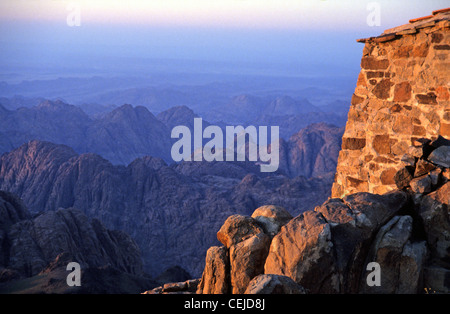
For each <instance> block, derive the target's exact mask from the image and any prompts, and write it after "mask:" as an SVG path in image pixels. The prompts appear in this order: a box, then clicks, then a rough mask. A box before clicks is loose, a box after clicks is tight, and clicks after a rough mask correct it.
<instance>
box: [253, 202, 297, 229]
mask: <svg viewBox="0 0 450 314" xmlns="http://www.w3.org/2000/svg"><path fill="white" fill-rule="evenodd" d="M251 217H252V218H254V219H255V220H256V221H257V222H258V223H259V224H260V225H261V227H262V229H263V230H264V232H265V233H266V234H268V235H269V236H271V237H273V236H275V235H276V234H277V233H278V232H279V231H280V229H281V227H282V226H284V225H285V224H286V223H287V222H288V221H289V220H291V219H292V218H293V217H292V216H291V214H290V213H289V212H288V211H287V210H285V209H284V208H283V207H280V206H274V205H265V206H261V207H259V208H257V209H256V210H255V211H254V212H253V214H252V216H251Z"/></svg>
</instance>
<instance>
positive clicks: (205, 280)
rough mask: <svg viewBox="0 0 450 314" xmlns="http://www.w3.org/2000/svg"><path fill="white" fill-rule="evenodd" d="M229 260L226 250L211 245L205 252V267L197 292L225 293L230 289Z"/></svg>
mask: <svg viewBox="0 0 450 314" xmlns="http://www.w3.org/2000/svg"><path fill="white" fill-rule="evenodd" d="M230 285H231V283H230V260H229V256H228V250H227V249H226V248H225V247H223V246H212V247H210V248H209V249H208V251H207V252H206V259H205V269H204V270H203V275H202V279H201V281H200V283H199V284H198V288H197V293H198V294H225V293H229V292H230V291H231V286H230Z"/></svg>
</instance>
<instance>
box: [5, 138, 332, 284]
mask: <svg viewBox="0 0 450 314" xmlns="http://www.w3.org/2000/svg"><path fill="white" fill-rule="evenodd" d="M330 187H331V180H329V178H325V179H320V178H314V179H306V178H304V177H297V178H293V179H290V178H289V177H287V176H284V175H280V174H275V175H270V176H268V175H264V174H261V173H260V172H259V167H258V166H255V165H253V166H251V165H249V164H248V163H245V162H241V163H240V162H234V163H228V162H215V163H214V162H213V163H208V162H196V163H193V162H190V163H189V162H182V163H180V164H177V165H167V164H166V163H165V162H164V161H163V160H161V159H159V158H153V157H144V158H139V159H136V160H135V161H134V162H132V163H131V164H130V165H128V166H127V167H124V166H114V165H112V164H111V163H110V162H108V161H107V160H105V159H103V158H101V157H100V156H98V155H94V154H83V155H78V154H77V153H76V152H74V151H73V150H72V149H71V148H69V147H67V146H63V145H56V144H52V143H48V142H40V141H32V142H29V143H27V144H25V145H23V146H21V147H20V148H18V149H17V150H15V151H13V152H11V153H9V154H4V155H3V156H1V157H0V189H3V190H8V191H11V192H13V193H15V194H16V195H19V196H20V197H21V198H22V199H23V200H24V202H25V203H26V204H27V206H28V208H29V209H30V211H31V212H32V213H39V212H42V211H55V210H56V209H58V208H60V207H62V208H70V207H75V208H78V209H80V210H81V211H82V212H83V213H84V214H85V215H87V216H88V217H89V218H96V219H98V220H100V221H101V222H102V223H103V224H104V225H105V226H106V227H107V228H110V229H115V230H122V231H124V232H126V233H128V234H129V235H130V236H131V237H132V238H133V239H134V240H135V241H136V243H137V244H138V246H139V248H140V249H141V252H142V257H143V259H144V265H145V270H146V271H147V272H148V273H150V274H151V275H152V276H157V275H158V274H159V273H161V272H162V271H164V270H165V269H167V268H168V267H172V266H176V265H179V266H181V267H183V268H184V269H186V270H187V271H188V273H190V274H191V275H192V276H199V275H200V274H201V272H202V270H203V267H204V264H203V263H204V255H205V253H206V251H207V249H208V248H209V247H210V246H214V245H217V244H218V242H217V240H215V233H216V232H217V230H218V229H219V228H220V226H221V225H222V223H223V222H224V221H225V220H226V218H227V217H228V216H230V215H234V214H241V215H251V213H252V211H253V209H254V208H256V207H259V206H262V205H264V204H274V205H277V206H282V207H284V208H286V209H287V210H289V211H290V212H291V213H293V214H298V213H299V212H301V211H303V210H306V209H308V208H309V209H310V208H314V206H315V205H317V204H318V203H320V202H323V201H324V200H325V199H326V198H327V196H328V195H329V190H330ZM186 234H189V235H190V236H189V237H186V236H185V235H186Z"/></svg>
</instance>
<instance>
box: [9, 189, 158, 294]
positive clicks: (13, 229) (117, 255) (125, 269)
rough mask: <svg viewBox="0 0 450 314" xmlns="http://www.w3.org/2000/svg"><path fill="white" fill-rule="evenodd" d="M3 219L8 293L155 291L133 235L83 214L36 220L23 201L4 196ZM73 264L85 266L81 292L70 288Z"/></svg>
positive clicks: (66, 211) (45, 215) (51, 215)
mask: <svg viewBox="0 0 450 314" xmlns="http://www.w3.org/2000/svg"><path fill="white" fill-rule="evenodd" d="M0 219H1V221H0V291H2V292H26V293H45V292H49V293H56V292H60V293H87V292H89V293H136V292H138V291H139V290H141V289H143V288H144V287H146V286H147V287H148V285H154V283H153V282H152V281H151V280H150V279H149V278H148V277H146V275H145V274H144V272H143V264H142V259H141V255H140V252H139V249H138V247H137V245H136V243H135V242H134V241H133V240H132V239H131V238H130V237H129V236H128V235H127V234H125V233H123V232H122V231H115V230H108V229H106V228H105V227H104V226H103V224H102V223H101V222H100V221H98V220H95V219H93V220H89V219H88V218H87V217H86V216H85V215H84V214H83V213H82V212H81V211H79V210H77V209H74V208H70V209H59V210H57V211H49V212H44V213H42V214H39V215H37V216H35V217H32V216H31V214H30V213H29V212H28V210H27V209H26V208H25V207H24V205H23V203H22V202H21V200H19V199H18V198H17V197H15V196H14V195H12V194H10V193H7V192H3V191H0ZM69 262H77V263H79V264H80V266H81V270H82V272H81V275H82V277H81V287H69V286H68V285H67V284H66V277H67V275H68V274H69V272H68V271H67V270H66V267H67V265H68V263H69ZM30 278H31V279H30ZM111 283H114V286H112V285H111Z"/></svg>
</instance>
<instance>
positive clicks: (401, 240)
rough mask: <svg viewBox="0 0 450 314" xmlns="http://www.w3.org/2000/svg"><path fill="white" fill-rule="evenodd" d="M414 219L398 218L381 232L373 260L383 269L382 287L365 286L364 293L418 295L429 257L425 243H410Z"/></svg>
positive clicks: (407, 217)
mask: <svg viewBox="0 0 450 314" xmlns="http://www.w3.org/2000/svg"><path fill="white" fill-rule="evenodd" d="M412 228H413V219H412V217H411V216H408V215H407V216H395V217H394V218H392V219H391V220H390V221H389V222H388V223H387V224H386V225H384V226H383V227H382V228H381V229H380V231H379V232H378V234H377V236H376V238H375V241H374V243H373V245H372V252H371V255H370V256H369V259H368V260H369V261H374V262H377V263H378V264H379V265H380V270H381V274H380V277H381V285H380V286H368V285H365V284H364V283H362V284H361V287H362V289H363V292H364V293H390V294H391V293H403V294H405V293H406V294H409V293H417V292H418V290H419V287H420V284H421V282H420V279H421V276H422V271H423V264H424V261H425V257H426V254H427V249H426V244H425V242H423V241H422V242H415V243H412V242H411V241H410V238H411V235H412Z"/></svg>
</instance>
